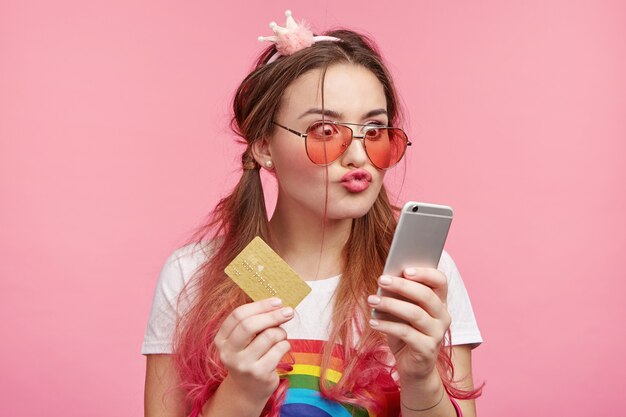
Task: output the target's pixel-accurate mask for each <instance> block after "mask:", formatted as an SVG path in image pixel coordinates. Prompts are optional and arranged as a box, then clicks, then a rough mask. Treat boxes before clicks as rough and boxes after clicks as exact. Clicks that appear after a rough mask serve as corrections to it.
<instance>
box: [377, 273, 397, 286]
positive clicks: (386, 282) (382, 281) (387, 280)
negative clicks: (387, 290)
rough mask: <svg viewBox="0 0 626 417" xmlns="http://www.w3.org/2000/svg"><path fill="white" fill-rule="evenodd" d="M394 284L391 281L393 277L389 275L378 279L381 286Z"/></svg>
mask: <svg viewBox="0 0 626 417" xmlns="http://www.w3.org/2000/svg"><path fill="white" fill-rule="evenodd" d="M392 282H393V280H392V279H391V277H390V276H387V275H383V276H382V277H380V278H378V283H379V284H381V285H389V284H391V283H392Z"/></svg>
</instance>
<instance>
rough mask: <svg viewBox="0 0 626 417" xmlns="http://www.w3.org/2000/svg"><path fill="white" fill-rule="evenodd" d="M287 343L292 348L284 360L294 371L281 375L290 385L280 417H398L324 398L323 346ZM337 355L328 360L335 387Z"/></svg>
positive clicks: (307, 342)
mask: <svg viewBox="0 0 626 417" xmlns="http://www.w3.org/2000/svg"><path fill="white" fill-rule="evenodd" d="M289 343H290V344H291V351H290V352H289V353H288V354H287V356H286V359H287V360H288V362H289V363H290V364H292V367H293V369H292V370H291V371H289V372H288V373H286V374H285V375H284V377H285V378H286V379H287V380H288V381H289V388H288V389H287V394H286V397H285V401H284V403H283V405H282V407H281V411H280V415H281V417H304V416H306V417H352V416H354V417H387V416H391V415H397V413H391V414H389V413H388V412H384V413H382V414H379V415H376V414H374V413H373V412H370V411H368V410H365V409H363V408H358V407H355V406H352V405H350V404H341V403H338V402H335V401H330V400H327V399H325V398H323V397H322V396H321V393H320V389H319V383H320V364H321V361H322V353H321V352H322V350H323V346H324V342H323V341H320V340H302V339H295V340H294V339H291V340H289ZM340 353H341V352H340V350H338V349H335V350H334V351H333V354H332V357H331V360H330V366H329V369H328V370H327V378H328V380H329V381H330V382H331V383H337V381H339V379H340V378H341V375H342V372H341V370H342V369H343V366H342V365H343V361H342V359H341V357H340ZM394 408H395V407H394ZM389 411H390V410H389Z"/></svg>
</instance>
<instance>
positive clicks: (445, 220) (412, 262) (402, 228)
mask: <svg viewBox="0 0 626 417" xmlns="http://www.w3.org/2000/svg"><path fill="white" fill-rule="evenodd" d="M453 214H454V212H453V210H452V207H449V206H442V205H439V204H429V203H419V202H415V201H409V202H408V203H406V204H405V205H404V207H402V212H401V213H400V219H399V220H398V225H397V227H396V230H395V232H394V235H393V240H392V241H391V247H390V248H389V255H388V256H387V261H386V262H385V268H384V269H383V275H392V276H396V277H401V276H402V271H404V270H405V269H406V268H410V267H425V268H437V266H438V265H439V259H440V258H441V253H442V252H443V246H444V244H445V243H446V238H447V237H448V231H449V229H450V223H451V222H452V217H453ZM378 295H381V296H386V297H395V298H401V297H399V296H398V295H397V294H394V293H390V292H386V291H383V290H381V289H380V288H379V289H378ZM372 314H373V315H374V316H377V314H376V312H375V310H374V311H373V312H372ZM378 317H380V318H384V319H386V320H387V319H391V318H389V317H382V316H381V315H378Z"/></svg>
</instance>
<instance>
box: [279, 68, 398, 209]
mask: <svg viewBox="0 0 626 417" xmlns="http://www.w3.org/2000/svg"><path fill="white" fill-rule="evenodd" d="M321 74H322V70H312V71H309V72H307V73H305V74H303V75H302V76H300V77H299V78H297V79H296V80H294V81H293V82H292V83H291V84H290V85H289V86H288V87H287V89H286V90H285V93H284V94H283V97H282V100H281V105H280V110H279V111H278V113H277V115H276V117H275V118H274V121H275V122H277V123H279V124H281V125H283V126H285V127H288V128H290V129H293V130H296V131H298V132H302V133H304V132H306V131H307V128H308V127H309V126H311V125H312V124H314V123H315V122H319V121H321V120H322V94H321ZM324 114H325V116H324V120H325V121H334V122H344V123H358V124H363V125H367V124H381V125H388V117H387V101H386V97H385V91H384V88H383V85H382V84H381V83H380V81H378V79H377V78H376V76H375V75H374V74H373V73H372V72H371V71H369V70H368V69H366V68H364V67H362V66H358V65H354V64H337V65H333V66H330V67H329V68H328V69H327V71H326V75H325V79H324ZM351 127H352V129H353V130H354V134H355V135H359V136H360V135H361V133H362V132H361V129H362V128H361V127H359V126H351ZM268 143H269V145H268V150H269V153H270V157H271V159H272V162H273V164H274V170H275V174H276V178H277V180H278V185H279V192H278V205H277V211H279V210H287V211H289V212H292V210H298V212H300V213H307V214H310V215H314V216H316V217H321V216H323V213H324V205H325V193H326V169H328V209H327V214H326V215H327V218H328V219H329V220H334V219H336V220H339V219H347V218H357V217H361V216H363V215H364V214H366V213H367V212H368V211H369V209H370V208H371V206H372V204H373V203H374V201H375V200H376V197H377V196H378V193H379V192H380V189H381V186H382V184H383V177H384V171H382V170H379V169H377V168H376V167H374V166H373V165H372V163H371V162H370V160H369V159H368V157H367V155H366V153H365V149H364V147H363V142H362V140H359V139H353V140H352V143H351V144H350V145H349V147H348V148H347V149H346V151H345V152H344V153H343V154H342V155H341V156H340V157H339V158H338V159H337V160H335V161H334V162H332V163H331V164H330V165H328V167H327V168H326V167H323V166H318V165H315V164H314V163H313V162H311V160H310V159H309V158H308V156H307V153H306V149H305V140H304V138H301V137H299V136H298V135H296V134H294V133H292V132H289V131H287V130H285V129H282V128H280V127H278V126H274V130H273V133H272V136H271V137H270V138H269V141H268Z"/></svg>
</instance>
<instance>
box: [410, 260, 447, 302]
mask: <svg viewBox="0 0 626 417" xmlns="http://www.w3.org/2000/svg"><path fill="white" fill-rule="evenodd" d="M402 275H403V276H404V277H405V278H406V279H410V280H411V281H415V282H419V283H421V284H424V285H426V286H427V287H430V288H431V289H432V290H433V291H434V292H435V294H437V295H438V296H439V298H440V299H441V300H442V301H443V302H446V298H447V297H448V277H446V275H445V274H444V273H443V272H441V271H440V270H438V269H435V268H406V269H405V270H404V271H403V273H402Z"/></svg>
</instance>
